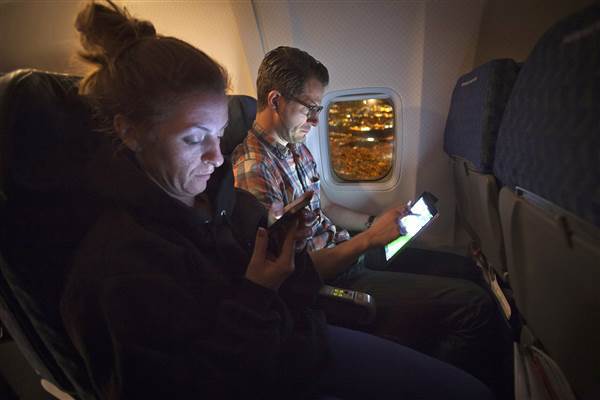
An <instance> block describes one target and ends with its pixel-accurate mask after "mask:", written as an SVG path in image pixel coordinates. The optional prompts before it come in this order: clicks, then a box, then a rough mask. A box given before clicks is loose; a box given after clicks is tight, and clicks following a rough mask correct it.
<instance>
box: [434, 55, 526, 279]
mask: <svg viewBox="0 0 600 400" xmlns="http://www.w3.org/2000/svg"><path fill="white" fill-rule="evenodd" d="M518 72H519V65H518V64H517V63H516V62H515V61H514V60H511V59H499V60H492V61H489V62H487V63H485V64H483V65H481V66H479V67H477V68H475V69H474V70H473V71H471V72H469V73H467V74H465V75H463V76H461V77H460V78H459V79H458V81H457V83H456V86H455V87H454V91H453V93H452V100H451V104H450V111H449V113H448V119H447V121H446V128H445V131H444V150H445V152H446V153H447V154H448V155H449V156H450V159H451V163H452V172H453V177H454V186H455V193H456V207H457V214H458V218H459V221H460V222H461V223H462V225H463V226H464V227H465V229H466V231H467V233H468V234H469V236H470V237H471V240H472V242H473V248H474V250H475V251H476V253H475V254H474V255H475V256H477V254H478V253H477V251H479V250H480V251H481V253H483V256H478V257H477V258H479V260H477V261H478V263H479V264H487V265H488V266H491V267H492V268H493V269H494V270H495V271H496V273H497V275H498V276H499V277H500V278H505V274H506V266H505V265H506V262H505V259H504V242H503V239H502V229H501V227H500V218H499V213H498V185H497V182H496V178H495V177H494V176H493V174H492V165H493V158H494V148H495V145H496V137H497V135H498V129H499V127H500V121H501V119H502V114H503V112H504V108H505V106H506V102H507V101H508V97H509V95H510V92H511V89H512V86H513V85H514V83H515V80H516V77H517V74H518ZM490 272H491V270H490Z"/></svg>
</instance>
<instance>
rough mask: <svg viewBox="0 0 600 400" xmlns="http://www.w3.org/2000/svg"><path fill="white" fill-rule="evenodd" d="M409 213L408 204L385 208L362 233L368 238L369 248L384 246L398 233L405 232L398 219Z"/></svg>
mask: <svg viewBox="0 0 600 400" xmlns="http://www.w3.org/2000/svg"><path fill="white" fill-rule="evenodd" d="M409 213H410V208H409V206H408V205H403V206H400V207H395V208H392V209H389V210H387V211H386V212H384V213H383V214H381V215H380V216H378V217H377V218H375V221H373V225H371V227H370V228H369V229H367V230H366V231H365V232H364V233H365V234H366V235H367V237H368V239H369V248H373V247H381V246H385V245H386V244H388V243H389V242H391V241H392V240H394V239H396V238H397V237H398V236H400V235H404V234H406V231H405V229H404V227H403V226H402V224H401V222H400V219H402V218H403V217H404V216H406V215H408V214H409Z"/></svg>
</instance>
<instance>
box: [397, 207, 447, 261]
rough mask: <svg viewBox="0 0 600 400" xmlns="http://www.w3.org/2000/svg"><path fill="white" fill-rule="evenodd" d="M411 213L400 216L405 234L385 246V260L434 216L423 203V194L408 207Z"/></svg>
mask: <svg viewBox="0 0 600 400" xmlns="http://www.w3.org/2000/svg"><path fill="white" fill-rule="evenodd" d="M410 211H411V213H412V214H409V215H407V216H405V217H404V218H402V219H401V220H400V222H401V223H402V225H403V226H404V228H405V229H406V235H404V236H399V237H398V238H396V239H395V240H394V241H392V242H390V243H388V244H387V245H386V246H385V260H386V261H389V260H390V259H391V258H392V257H393V256H395V255H396V253H398V252H399V251H400V249H402V248H403V247H404V246H405V245H406V244H407V243H408V242H409V241H410V240H411V239H412V238H413V237H415V235H417V234H418V233H419V232H420V231H421V230H422V229H423V227H424V226H425V225H427V223H428V222H429V221H431V219H432V218H433V217H434V216H435V214H432V212H431V211H430V208H429V207H428V206H427V204H426V203H425V199H424V197H423V196H421V197H419V200H417V202H416V203H415V204H413V206H412V207H411V208H410Z"/></svg>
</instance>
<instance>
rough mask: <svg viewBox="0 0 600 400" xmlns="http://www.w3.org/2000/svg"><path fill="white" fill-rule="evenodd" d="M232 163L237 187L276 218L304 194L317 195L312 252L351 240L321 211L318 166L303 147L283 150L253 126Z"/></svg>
mask: <svg viewBox="0 0 600 400" xmlns="http://www.w3.org/2000/svg"><path fill="white" fill-rule="evenodd" d="M232 160H233V174H234V176H235V186H237V187H240V188H242V189H245V190H247V191H249V192H251V193H252V194H253V195H254V196H256V198H258V200H260V202H261V203H263V204H264V205H265V207H267V209H268V210H269V213H270V214H271V215H272V216H273V217H275V218H279V217H280V216H281V215H282V214H283V208H284V207H285V206H286V205H287V204H289V203H291V202H292V201H294V200H295V199H296V198H298V197H300V196H301V195H302V194H303V193H304V192H305V191H307V190H312V191H314V195H313V197H312V200H311V203H310V208H311V210H312V211H314V212H315V213H316V214H317V218H318V221H317V223H316V224H315V225H313V234H312V238H311V239H309V240H308V243H307V247H308V250H309V251H313V250H319V249H322V248H324V247H331V246H335V245H336V244H337V243H340V242H343V241H345V240H348V239H350V235H349V234H348V232H347V231H346V230H343V229H338V228H337V227H336V226H335V225H334V224H333V223H332V222H331V220H330V219H329V218H327V217H326V216H325V214H323V211H322V210H321V200H320V197H319V196H320V186H321V183H320V181H319V173H318V172H317V163H316V162H315V160H314V158H313V156H312V154H311V153H310V151H309V150H308V148H307V147H306V146H305V145H304V144H288V147H286V146H283V145H282V144H281V143H279V142H277V141H276V140H275V138H273V137H271V136H269V135H265V134H264V132H263V131H262V129H261V128H260V126H259V125H258V124H256V123H254V125H253V126H252V129H250V131H249V132H248V135H247V136H246V139H244V142H243V143H241V144H240V145H238V146H237V147H236V148H235V150H234V151H233V154H232Z"/></svg>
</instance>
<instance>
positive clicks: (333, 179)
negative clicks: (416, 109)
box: [318, 87, 404, 191]
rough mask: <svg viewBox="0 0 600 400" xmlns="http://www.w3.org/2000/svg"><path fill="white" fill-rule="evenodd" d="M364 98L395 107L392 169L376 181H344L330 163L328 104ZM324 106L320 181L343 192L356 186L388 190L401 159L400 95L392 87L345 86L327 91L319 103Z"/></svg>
mask: <svg viewBox="0 0 600 400" xmlns="http://www.w3.org/2000/svg"><path fill="white" fill-rule="evenodd" d="M367 99H388V100H389V101H390V102H391V104H392V107H393V108H394V131H393V132H394V153H393V154H392V166H391V170H390V171H389V172H388V173H387V174H386V175H385V176H384V177H383V178H381V179H379V180H376V181H346V180H342V179H340V178H339V177H338V176H337V175H336V173H335V172H334V171H333V164H332V162H331V149H330V146H329V120H328V114H329V106H330V105H331V103H333V102H339V101H356V100H367ZM321 104H322V105H323V111H322V113H323V114H322V118H319V124H318V133H319V134H318V142H319V155H320V159H321V162H320V165H319V170H320V174H321V179H322V180H323V181H324V182H323V183H324V184H325V185H326V186H328V187H330V188H332V189H334V190H342V191H354V190H356V189H357V188H358V187H360V189H361V190H367V191H389V190H392V189H393V188H395V187H396V186H397V184H398V182H399V181H400V175H401V172H402V170H403V168H402V163H403V161H404V157H403V154H402V153H403V151H404V129H403V127H404V125H403V118H402V115H403V112H402V101H401V99H400V96H399V95H398V94H397V93H396V92H394V91H393V90H392V89H389V88H385V87H371V88H357V89H344V90H335V91H331V92H327V93H326V94H325V96H323V100H322V102H321Z"/></svg>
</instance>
